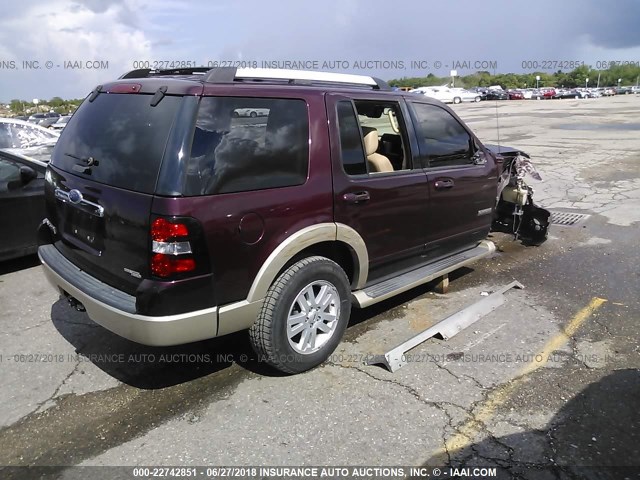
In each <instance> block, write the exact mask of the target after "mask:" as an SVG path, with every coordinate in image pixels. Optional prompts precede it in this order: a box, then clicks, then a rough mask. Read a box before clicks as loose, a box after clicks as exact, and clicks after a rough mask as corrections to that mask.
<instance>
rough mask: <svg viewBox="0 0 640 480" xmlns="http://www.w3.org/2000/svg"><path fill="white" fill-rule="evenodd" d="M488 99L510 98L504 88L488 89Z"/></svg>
mask: <svg viewBox="0 0 640 480" xmlns="http://www.w3.org/2000/svg"><path fill="white" fill-rule="evenodd" d="M486 99H487V100H509V94H508V93H507V92H505V91H504V90H497V89H492V90H488V91H487V98H486Z"/></svg>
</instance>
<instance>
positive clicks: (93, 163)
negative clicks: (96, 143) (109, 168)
mask: <svg viewBox="0 0 640 480" xmlns="http://www.w3.org/2000/svg"><path fill="white" fill-rule="evenodd" d="M65 155H66V156H67V157H71V158H75V159H76V160H80V161H81V162H82V163H86V164H87V167H97V166H98V164H99V163H100V162H98V160H96V159H95V158H93V157H86V158H82V157H78V156H77V155H73V154H72V153H68V152H66V153H65Z"/></svg>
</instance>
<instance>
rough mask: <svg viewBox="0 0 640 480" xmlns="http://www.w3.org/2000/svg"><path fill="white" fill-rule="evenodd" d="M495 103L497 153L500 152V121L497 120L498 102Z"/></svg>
mask: <svg viewBox="0 0 640 480" xmlns="http://www.w3.org/2000/svg"><path fill="white" fill-rule="evenodd" d="M495 102H496V130H497V131H498V153H500V152H501V151H502V146H501V145H500V121H499V120H498V100H496V101H495Z"/></svg>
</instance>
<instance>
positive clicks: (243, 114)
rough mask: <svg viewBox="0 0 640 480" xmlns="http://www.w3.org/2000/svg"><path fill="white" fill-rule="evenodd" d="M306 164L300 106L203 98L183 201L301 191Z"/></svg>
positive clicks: (298, 102) (294, 102) (303, 116)
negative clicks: (221, 195)
mask: <svg viewBox="0 0 640 480" xmlns="http://www.w3.org/2000/svg"><path fill="white" fill-rule="evenodd" d="M308 163H309V116H308V113H307V105H306V102H305V101H304V100H297V99H274V98H246V97H205V98H203V99H202V100H201V102H200V109H199V111H198V119H197V123H196V128H195V132H194V136H193V144H192V148H191V158H190V161H189V165H188V168H187V182H186V187H185V194H186V195H208V194H216V193H232V192H243V191H249V190H261V189H267V188H279V187H287V186H293V185H301V184H303V183H305V181H306V179H307V169H308Z"/></svg>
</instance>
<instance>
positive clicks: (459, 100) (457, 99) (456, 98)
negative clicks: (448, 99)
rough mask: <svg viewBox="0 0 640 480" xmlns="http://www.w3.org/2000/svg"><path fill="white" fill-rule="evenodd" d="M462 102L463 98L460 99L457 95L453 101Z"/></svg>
mask: <svg viewBox="0 0 640 480" xmlns="http://www.w3.org/2000/svg"><path fill="white" fill-rule="evenodd" d="M460 102H462V100H461V99H460V97H455V98H454V99H453V103H455V104H458V103H460Z"/></svg>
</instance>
